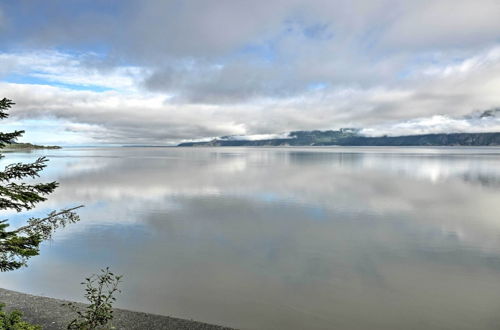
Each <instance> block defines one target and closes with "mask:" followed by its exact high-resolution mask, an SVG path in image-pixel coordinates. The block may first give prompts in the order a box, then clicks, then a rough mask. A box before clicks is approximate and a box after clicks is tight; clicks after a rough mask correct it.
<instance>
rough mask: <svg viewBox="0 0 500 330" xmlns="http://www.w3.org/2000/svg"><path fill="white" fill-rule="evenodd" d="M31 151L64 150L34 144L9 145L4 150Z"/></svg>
mask: <svg viewBox="0 0 500 330" xmlns="http://www.w3.org/2000/svg"><path fill="white" fill-rule="evenodd" d="M31 149H62V147H60V146H43V145H37V144H32V143H12V144H7V145H6V146H5V147H3V148H2V150H31Z"/></svg>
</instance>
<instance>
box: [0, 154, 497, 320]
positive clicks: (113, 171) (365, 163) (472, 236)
mask: <svg viewBox="0 0 500 330" xmlns="http://www.w3.org/2000/svg"><path fill="white" fill-rule="evenodd" d="M40 155H47V156H48V157H49V158H50V160H51V161H50V163H49V167H48V168H47V169H46V170H45V171H44V173H43V178H42V179H44V180H57V181H59V182H60V188H58V190H57V192H56V193H54V194H53V195H51V197H50V199H49V200H48V201H47V202H45V203H43V204H41V205H40V206H39V207H38V208H37V209H36V210H34V211H33V213H34V214H44V213H47V212H48V211H50V210H52V209H59V208H63V207H70V206H73V205H78V204H80V203H83V204H85V205H86V207H85V209H83V210H81V211H80V212H79V213H80V215H81V218H82V221H81V222H80V223H78V224H75V225H72V226H70V227H68V228H66V229H64V230H62V231H60V232H59V233H58V234H56V235H55V237H54V240H53V241H51V242H47V243H45V244H44V246H43V248H42V251H41V255H40V256H38V257H35V258H33V259H32V260H31V262H30V265H29V267H28V268H25V269H22V270H20V271H16V272H11V273H2V274H0V286H2V287H5V288H8V289H13V290H18V291H23V292H28V293H33V294H42V295H48V296H52V297H57V298H63V299H76V300H81V299H82V298H81V295H82V288H81V287H80V286H79V283H80V282H81V280H82V279H83V278H84V276H86V275H88V274H90V273H92V272H95V271H96V270H98V269H99V268H101V267H105V266H110V267H111V268H112V269H113V270H115V271H116V272H117V273H121V274H124V275H125V278H124V283H123V285H122V289H123V293H122V294H121V295H120V296H119V300H118V303H117V305H118V306H119V307H123V308H128V309H133V310H139V311H145V312H151V313H158V314H164V315H172V316H177V317H183V318H189V319H195V320H201V321H205V322H210V323H216V324H223V325H227V326H233V327H237V328H242V329H336V328H337V329H386V330H387V329H498V328H499V327H500V149H499V148H377V147H373V148H344V147H321V148H229V147H226V148H80V149H79V148H67V149H62V150H37V151H33V152H28V153H23V152H16V153H8V154H7V157H5V158H4V159H2V160H1V162H2V163H3V164H8V163H11V162H17V161H30V160H33V159H34V158H36V157H37V156H40ZM2 216H4V217H10V218H11V219H14V223H19V221H21V219H22V218H23V216H24V214H12V215H9V214H5V213H3V214H2Z"/></svg>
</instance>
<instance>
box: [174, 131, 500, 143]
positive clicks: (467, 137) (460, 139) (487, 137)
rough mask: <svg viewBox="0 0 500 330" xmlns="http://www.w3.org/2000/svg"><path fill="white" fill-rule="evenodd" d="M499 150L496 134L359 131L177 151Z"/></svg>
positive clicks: (302, 133)
mask: <svg viewBox="0 0 500 330" xmlns="http://www.w3.org/2000/svg"><path fill="white" fill-rule="evenodd" d="M329 145H338V146H500V132H498V133H450V134H423V135H407V136H378V137H369V136H363V135H360V134H359V130H358V129H354V128H341V129H340V130H329V131H294V132H290V134H289V135H288V137H286V138H275V139H265V140H244V139H235V138H232V137H230V136H226V137H221V138H216V139H213V140H212V141H205V142H185V143H181V144H179V145H178V146H180V147H195V146H207V147H209V146H213V147H219V146H329Z"/></svg>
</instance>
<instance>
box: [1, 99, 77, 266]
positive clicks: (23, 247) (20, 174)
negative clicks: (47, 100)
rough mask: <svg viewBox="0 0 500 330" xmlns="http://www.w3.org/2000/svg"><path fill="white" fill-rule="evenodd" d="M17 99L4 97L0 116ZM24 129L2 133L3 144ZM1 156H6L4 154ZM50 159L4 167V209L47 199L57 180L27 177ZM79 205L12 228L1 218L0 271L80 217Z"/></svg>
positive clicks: (26, 207) (25, 257)
mask: <svg viewBox="0 0 500 330" xmlns="http://www.w3.org/2000/svg"><path fill="white" fill-rule="evenodd" d="M13 104H14V103H13V102H12V101H11V100H8V99H6V98H4V99H2V100H0V119H3V118H6V117H8V114H7V111H8V110H9V109H10V107H11V106H12V105H13ZM23 133H24V131H15V132H12V133H0V148H1V147H4V146H5V145H7V144H11V143H13V142H15V140H16V139H17V138H18V137H20V136H21V135H22V134H23ZM0 157H3V156H2V155H0ZM46 163H47V159H46V158H45V157H41V158H38V159H37V160H36V161H35V162H33V163H28V164H23V163H16V164H10V165H8V166H6V167H5V169H4V170H3V171H0V210H7V209H12V210H15V211H17V212H21V211H26V210H30V209H32V208H33V207H35V205H36V204H38V203H40V202H43V201H45V200H46V197H45V196H47V195H49V194H50V193H52V192H53V191H54V190H55V189H56V188H57V182H48V183H34V184H28V183H25V182H21V180H23V179H34V178H37V177H38V176H39V173H40V172H41V171H42V170H43V169H44V168H45V166H47V165H46ZM79 207H82V206H78V207H75V208H71V209H67V210H62V211H60V212H55V211H54V212H51V213H49V214H48V216H47V217H45V218H30V219H27V224H26V225H25V226H22V227H19V228H17V229H14V230H9V223H8V220H1V221H0V272H5V271H11V270H15V269H18V268H20V267H22V266H25V265H26V263H27V261H28V259H29V258H31V257H33V256H35V255H38V251H39V246H40V243H41V242H42V241H43V240H46V239H49V238H50V237H51V235H52V233H53V232H54V231H55V230H56V229H57V228H60V227H64V226H66V225H67V224H69V223H73V222H76V221H78V220H79V218H78V215H77V214H76V213H74V212H73V211H74V210H75V209H77V208H79Z"/></svg>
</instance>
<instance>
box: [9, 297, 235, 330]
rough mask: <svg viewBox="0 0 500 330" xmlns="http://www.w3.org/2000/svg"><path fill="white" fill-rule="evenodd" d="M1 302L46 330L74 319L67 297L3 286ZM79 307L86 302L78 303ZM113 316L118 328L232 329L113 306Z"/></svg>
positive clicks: (64, 324) (57, 327) (62, 326)
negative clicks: (36, 294) (15, 289)
mask: <svg viewBox="0 0 500 330" xmlns="http://www.w3.org/2000/svg"><path fill="white" fill-rule="evenodd" d="M0 302H1V303H4V304H5V305H6V306H5V310H7V311H11V310H19V311H21V312H22V313H23V319H24V320H26V321H28V322H30V323H33V324H36V325H40V326H41V327H42V328H43V329H44V330H52V329H53V330H56V329H66V326H67V325H68V323H69V322H71V320H72V319H73V318H74V316H75V315H74V313H72V312H71V311H70V310H69V309H68V308H67V307H64V306H62V304H63V303H68V302H69V301H67V300H61V299H55V298H49V297H42V296H34V295H31V294H26V293H21V292H16V291H11V290H7V289H2V288H0ZM77 305H78V306H85V304H81V303H77ZM113 312H114V313H113V314H114V319H113V321H112V322H111V324H112V325H113V326H114V327H115V329H123V330H125V329H134V330H136V329H137V330H143V329H167V330H168V329H180V330H183V329H189V330H191V329H193V330H198V329H199V330H231V329H232V328H228V327H224V326H219V325H212V324H208V323H203V322H198V321H193V320H185V319H179V318H175V317H170V316H163V315H157V314H149V313H143V312H134V311H130V310H126V309H119V308H115V309H113Z"/></svg>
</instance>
